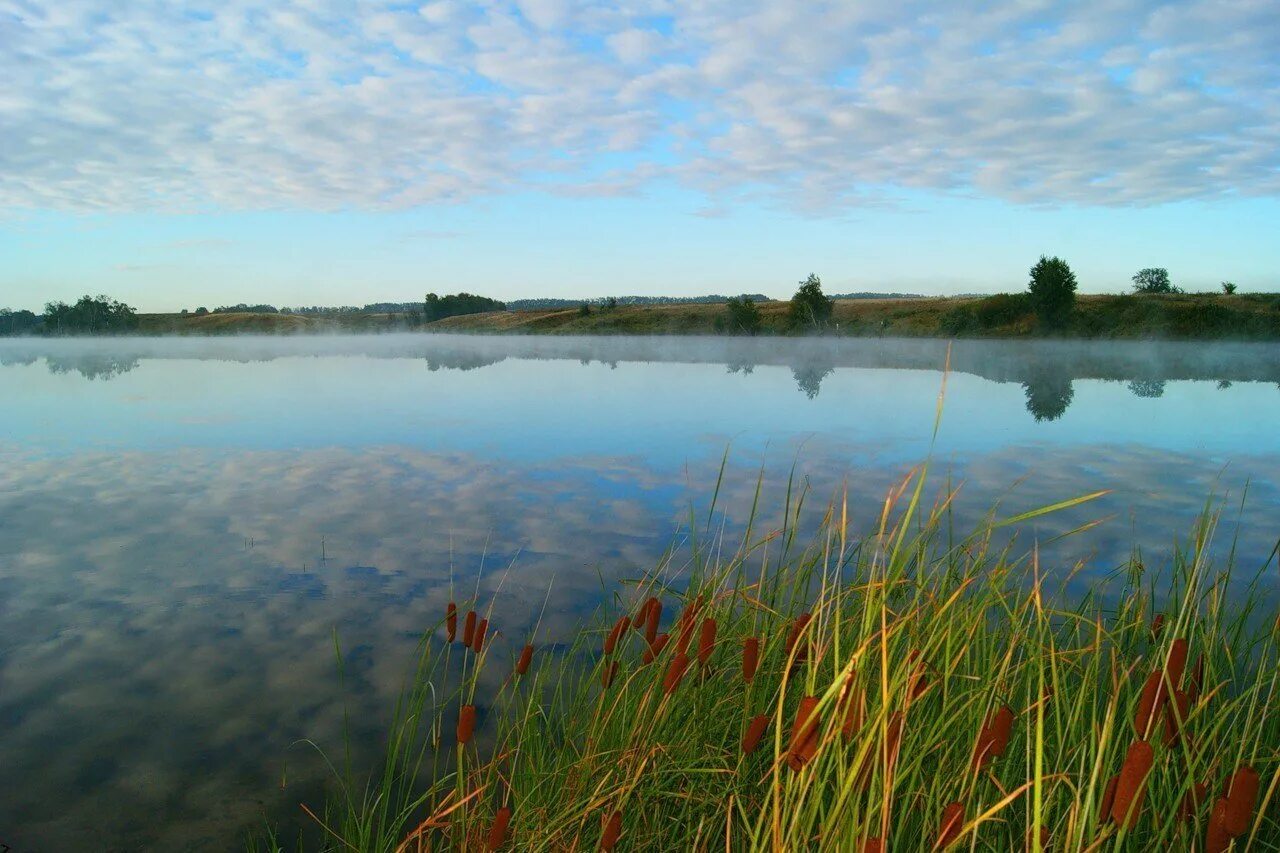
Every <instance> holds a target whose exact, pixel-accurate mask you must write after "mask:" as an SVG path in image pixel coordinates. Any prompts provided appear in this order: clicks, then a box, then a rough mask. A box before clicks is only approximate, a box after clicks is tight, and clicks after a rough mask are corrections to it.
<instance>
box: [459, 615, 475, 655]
mask: <svg viewBox="0 0 1280 853" xmlns="http://www.w3.org/2000/svg"><path fill="white" fill-rule="evenodd" d="M475 638H476V612H475V611H474V610H468V611H467V619H466V621H465V622H463V623H462V645H464V646H468V647H469V646H470V645H471V643H472V642H473V641H474V640H475Z"/></svg>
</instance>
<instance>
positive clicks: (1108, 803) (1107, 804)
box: [1098, 775, 1120, 823]
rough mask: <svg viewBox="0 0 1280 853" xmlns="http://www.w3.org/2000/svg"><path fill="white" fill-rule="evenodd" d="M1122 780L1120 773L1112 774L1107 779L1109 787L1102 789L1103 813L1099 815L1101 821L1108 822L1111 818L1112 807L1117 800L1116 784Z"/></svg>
mask: <svg viewBox="0 0 1280 853" xmlns="http://www.w3.org/2000/svg"><path fill="white" fill-rule="evenodd" d="M1119 782H1120V777H1119V776H1118V775H1116V776H1112V777H1111V778H1110V779H1108V780H1107V787H1105V788H1103V789H1102V808H1101V809H1100V811H1101V814H1099V815H1098V822H1099V823H1106V822H1107V821H1109V820H1111V807H1112V806H1113V805H1115V802H1116V785H1117V784H1118V783H1119Z"/></svg>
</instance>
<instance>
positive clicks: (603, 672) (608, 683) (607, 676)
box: [600, 660, 618, 690]
mask: <svg viewBox="0 0 1280 853" xmlns="http://www.w3.org/2000/svg"><path fill="white" fill-rule="evenodd" d="M617 674H618V662H617V661H616V660H611V661H609V662H608V663H606V664H605V665H604V666H602V667H601V668H600V686H601V687H603V688H604V689H605V690H608V689H609V688H610V687H612V686H613V678H614V676H616V675H617Z"/></svg>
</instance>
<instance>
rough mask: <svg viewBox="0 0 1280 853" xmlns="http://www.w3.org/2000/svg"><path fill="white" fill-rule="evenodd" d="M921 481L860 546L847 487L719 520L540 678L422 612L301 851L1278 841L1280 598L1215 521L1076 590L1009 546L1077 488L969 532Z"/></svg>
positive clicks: (1273, 844) (795, 495)
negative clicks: (380, 717) (390, 711)
mask: <svg viewBox="0 0 1280 853" xmlns="http://www.w3.org/2000/svg"><path fill="white" fill-rule="evenodd" d="M926 470H927V469H926V468H925V467H921V468H920V469H917V470H915V471H913V472H911V473H910V474H909V475H908V476H907V477H906V478H905V479H904V480H903V481H902V482H901V483H900V484H899V485H898V487H897V488H895V489H894V490H893V491H892V492H891V494H890V495H889V496H888V497H887V498H886V500H885V502H884V505H883V507H882V510H881V512H880V514H879V524H878V526H877V529H876V530H875V532H874V533H873V534H871V535H869V536H865V537H862V538H857V539H855V538H854V537H853V536H851V535H850V533H849V530H850V526H849V523H848V520H847V516H848V513H847V510H848V508H847V506H846V504H845V502H844V499H843V498H842V497H837V499H836V500H835V501H833V502H832V503H831V505H830V506H828V507H827V508H826V509H825V512H824V515H823V519H822V522H821V524H820V526H819V527H818V529H817V532H816V534H814V535H802V534H801V533H800V530H801V525H800V518H801V510H802V505H803V504H804V502H805V495H804V492H803V490H802V489H798V490H796V491H791V490H789V491H788V494H787V498H786V502H785V507H786V509H785V513H784V514H783V516H782V519H783V520H782V522H781V524H779V525H778V526H776V527H772V528H768V529H760V528H758V527H757V525H758V523H759V522H758V516H757V515H755V514H754V513H753V515H752V518H751V519H750V520H749V521H748V523H747V524H746V525H745V531H744V532H743V534H742V535H741V536H740V538H735V540H734V541H733V542H727V541H725V536H724V535H723V534H721V535H715V534H714V533H713V525H712V517H713V513H709V514H708V516H707V520H706V522H705V523H701V524H697V525H694V528H695V530H696V531H697V532H699V533H701V534H702V535H701V536H695V537H693V539H694V541H693V542H692V544H691V546H690V550H689V553H690V555H691V556H690V559H689V562H688V563H687V565H682V566H681V567H680V569H679V570H677V569H676V568H674V567H673V564H672V563H671V562H669V561H667V562H664V563H663V566H662V567H661V569H660V570H659V571H655V572H654V573H653V575H652V576H651V577H648V578H646V579H644V580H642V581H639V582H636V583H634V584H630V585H627V586H623V587H620V588H618V589H616V590H612V591H611V592H612V595H611V597H610V600H609V603H608V604H607V605H606V606H604V607H603V608H602V612H601V613H600V614H599V617H598V620H597V622H596V623H595V624H592V625H589V626H585V627H584V630H583V631H582V632H581V633H579V634H578V635H577V636H576V637H575V638H574V639H573V641H572V642H571V643H570V644H569V645H568V647H567V648H561V649H559V650H558V651H555V652H552V650H551V649H550V648H548V649H547V650H546V651H544V650H543V649H542V648H541V647H540V649H539V652H538V654H537V655H536V656H534V657H533V659H532V664H531V665H530V663H529V660H528V656H527V655H522V658H521V660H520V661H517V660H516V654H517V651H518V650H519V651H523V650H524V649H525V648H527V646H526V643H529V644H531V643H532V642H533V640H532V638H528V637H510V638H507V637H504V636H503V634H502V632H501V630H500V625H497V623H495V626H496V629H497V630H496V632H494V633H493V639H492V640H491V641H490V642H489V643H487V644H484V645H483V646H481V645H479V644H476V648H479V649H480V652H479V653H476V652H475V651H472V650H470V649H468V648H467V647H466V646H465V645H464V644H463V643H465V641H466V639H467V634H469V633H471V632H470V631H466V632H464V634H463V637H462V640H463V643H452V644H451V643H448V642H447V641H446V639H445V633H444V617H445V614H443V613H441V614H439V615H438V616H437V615H432V616H430V617H428V616H426V615H424V621H430V622H434V621H436V620H437V619H439V620H440V625H438V626H437V627H436V628H435V629H433V630H432V631H430V632H429V633H428V634H427V635H426V637H425V638H424V640H423V644H422V647H421V662H420V664H419V667H418V670H417V672H416V674H415V677H414V678H413V679H412V680H411V681H410V683H409V686H408V687H407V689H406V690H405V693H404V696H403V697H402V699H401V701H400V704H399V706H398V708H397V710H396V713H395V715H394V717H393V720H394V722H393V724H392V725H391V728H390V731H389V733H388V738H387V746H386V754H385V758H384V760H383V764H382V767H381V768H380V770H379V771H378V772H376V773H374V774H372V775H370V776H365V775H361V774H359V773H356V772H353V768H351V767H350V766H345V767H343V768H342V770H341V771H339V770H338V768H337V767H335V768H334V778H335V785H334V792H333V794H332V796H331V797H330V798H329V800H328V801H327V802H326V803H323V804H312V805H311V807H310V810H311V812H312V814H313V815H314V818H315V821H316V825H317V826H318V827H321V830H320V831H321V838H322V840H321V841H320V842H319V843H318V846H319V847H320V848H321V849H325V850H335V851H336V850H360V851H386V852H387V853H399V851H420V850H442V849H459V850H475V849H484V847H485V846H487V844H488V842H489V840H490V839H496V838H498V836H501V838H500V839H499V840H501V841H502V843H504V844H505V846H506V847H507V848H508V849H518V850H588V849H598V848H600V847H602V846H604V847H606V848H607V847H612V846H613V844H614V843H616V845H617V849H619V850H659V851H667V850H678V849H707V850H710V849H734V850H739V849H742V850H749V849H822V850H828V849H829V850H863V849H866V850H873V849H886V850H921V849H930V846H931V845H942V846H948V847H953V848H955V849H974V850H1000V851H1004V850H1022V849H1037V850H1039V849H1046V845H1047V846H1048V849H1052V850H1055V851H1059V850H1101V849H1106V850H1111V849H1144V850H1146V849H1167V850H1189V849H1192V847H1193V845H1194V847H1195V848H1196V849H1205V844H1206V841H1207V842H1208V843H1209V845H1210V848H1211V849H1226V847H1225V846H1223V844H1224V839H1225V843H1226V844H1232V843H1233V844H1234V845H1235V849H1241V850H1243V849H1250V850H1275V849H1280V821H1278V820H1277V816H1276V798H1277V797H1276V794H1277V791H1276V789H1277V784H1278V780H1280V775H1278V774H1280V752H1278V751H1280V723H1278V722H1277V713H1276V708H1277V701H1278V700H1280V696H1278V695H1277V678H1278V676H1277V672H1278V669H1277V657H1278V655H1277V651H1278V650H1277V637H1276V636H1275V631H1276V628H1275V619H1274V613H1264V612H1262V608H1263V605H1264V604H1266V605H1267V606H1268V607H1271V606H1272V604H1273V599H1268V598H1267V597H1266V596H1265V595H1264V593H1263V591H1262V589H1261V588H1260V583H1261V579H1262V575H1261V572H1259V574H1258V575H1257V576H1254V577H1253V578H1245V579H1240V580H1238V581H1237V580H1236V579H1234V578H1233V577H1232V567H1231V566H1230V565H1223V566H1215V565H1212V564H1211V562H1210V559H1209V542H1210V540H1211V538H1212V535H1213V532H1214V528H1215V526H1216V523H1217V518H1216V516H1215V515H1214V514H1213V513H1211V512H1209V511H1206V513H1205V514H1204V515H1203V517H1202V518H1201V519H1200V521H1199V523H1198V524H1197V526H1196V528H1195V530H1194V531H1193V534H1192V536H1191V538H1190V540H1189V542H1188V543H1187V544H1186V546H1185V547H1183V548H1181V549H1180V550H1178V551H1177V553H1176V555H1175V558H1174V559H1173V561H1172V566H1171V568H1170V569H1169V571H1168V572H1167V573H1166V574H1164V575H1163V576H1162V577H1161V578H1159V579H1154V578H1152V576H1151V573H1150V572H1147V573H1145V574H1144V573H1143V572H1142V571H1141V570H1139V569H1138V568H1136V566H1131V567H1129V569H1128V570H1127V571H1125V570H1121V571H1120V572H1119V573H1118V575H1117V577H1115V578H1114V579H1113V580H1114V581H1115V585H1117V586H1119V587H1120V588H1119V589H1118V590H1112V591H1110V592H1108V593H1107V594H1106V595H1104V594H1102V593H1101V592H1100V591H1097V590H1095V591H1091V592H1089V593H1087V594H1085V595H1083V596H1079V595H1077V596H1075V597H1072V595H1071V594H1070V593H1069V592H1068V587H1069V586H1070V585H1071V584H1072V581H1073V580H1075V577H1074V571H1072V570H1069V569H1058V568H1055V569H1053V570H1051V569H1050V568H1049V567H1047V566H1044V565H1042V564H1041V563H1040V560H1039V554H1038V552H1037V549H1036V547H1035V545H1034V543H1030V544H1021V545H1020V544H1019V539H1018V538H1017V537H1010V536H1009V535H1008V534H1009V532H1010V531H1011V530H1015V529H1017V528H1019V527H1020V526H1022V525H1023V524H1024V523H1025V522H1028V521H1030V520H1032V519H1035V518H1037V517H1039V516H1041V515H1043V514H1046V513H1049V512H1054V511H1057V510H1062V509H1066V508H1069V507H1074V506H1078V505H1081V504H1083V503H1086V502H1087V501H1088V500H1089V499H1091V498H1093V497H1096V495H1088V496H1083V497H1080V498H1076V499H1073V500H1067V501H1064V502H1062V503H1060V504H1056V505H1054V506H1049V507H1044V508H1041V509H1037V510H1034V511H1031V512H1026V513H1022V514H1019V515H1017V516H1014V517H1012V518H999V517H998V516H997V515H996V513H995V512H994V511H993V512H992V513H991V514H990V515H989V516H988V517H987V518H986V519H985V520H984V521H983V522H982V523H981V524H980V525H978V527H977V528H976V529H975V530H974V531H972V532H971V533H969V534H968V535H965V536H958V535H956V533H955V532H954V531H953V530H952V529H951V528H950V525H949V518H950V516H949V512H948V510H949V507H950V502H951V500H952V498H953V496H954V495H953V493H951V492H943V493H942V494H940V495H939V496H938V498H937V499H936V501H934V502H933V503H932V505H929V504H927V503H926V501H925V481H926ZM759 491H760V490H759V487H758V488H757V495H756V502H757V505H758V504H759V503H760V494H759ZM713 503H714V502H713ZM1087 527H1088V525H1086V528H1087ZM1273 556H1274V554H1273ZM1135 562H1136V561H1135ZM1269 566H1270V562H1268V566H1267V567H1264V570H1265V569H1267V568H1269ZM1229 587H1230V588H1231V594H1230V595H1228V588H1229ZM1073 588H1074V587H1073ZM485 606H486V605H485V604H484V603H481V602H474V601H472V602H459V604H458V607H459V609H461V608H478V609H484V607H485ZM452 612H454V613H456V612H457V611H452ZM664 613H666V614H670V615H669V616H668V617H667V618H663V614H664ZM488 615H489V616H490V617H491V618H493V614H492V613H489V614H488ZM628 615H634V618H633V619H627V618H626V617H627V616H628ZM467 616H468V618H467V623H468V626H469V625H470V623H471V621H472V618H473V617H472V613H471V612H468V613H467ZM672 616H674V618H671V617H672ZM1157 616H1160V617H1163V619H1161V620H1159V621H1160V622H1162V623H1163V624H1162V627H1159V628H1158V629H1157V630H1154V631H1153V622H1154V621H1155V620H1156V618H1157ZM455 618H456V617H455ZM499 621H500V620H499ZM610 625H612V630H608V628H609V626H610ZM628 626H630V627H634V628H636V630H635V631H628V630H626V628H627V627H628ZM698 629H701V630H698ZM695 633H696V634H697V639H698V646H697V647H696V655H697V658H698V660H699V661H700V662H701V663H700V664H698V665H691V664H690V661H689V659H688V657H687V655H686V650H687V649H688V648H689V645H690V640H691V639H692V638H693V637H694V635H695ZM667 637H673V638H674V641H673V642H666V640H665V638H667ZM606 644H607V646H608V648H607V650H606V649H605V648H604V647H605V645H606ZM682 646H683V647H682ZM655 650H656V651H655ZM606 651H607V653H606ZM1188 655H1192V656H1194V657H1195V659H1196V660H1197V663H1196V664H1195V665H1194V666H1193V667H1192V668H1191V669H1190V670H1186V671H1185V672H1184V669H1185V661H1186V660H1187V656H1188ZM646 657H649V658H651V659H652V661H653V663H650V664H648V665H646V662H645V661H646ZM486 670H494V671H495V672H496V674H497V675H498V676H499V677H498V678H490V679H482V678H481V674H482V673H484V672H485V671H486ZM517 670H518V671H519V672H521V673H523V674H521V675H518V676H517V675H516V674H515V672H516V671H517ZM744 671H745V672H747V673H749V674H750V676H751V677H748V678H744ZM499 682H500V686H498V687H496V688H486V689H482V687H481V685H482V684H486V685H487V684H492V683H499ZM445 685H451V686H449V687H447V688H446V687H445ZM486 692H487V695H485V693H486ZM1179 694H1181V698H1177V697H1178V696H1179ZM471 706H474V707H475V708H476V709H478V716H479V722H478V724H477V727H476V736H475V738H474V740H471V741H470V742H469V743H466V744H459V743H458V741H457V738H456V736H455V728H456V727H465V725H466V723H467V719H466V718H465V717H464V719H463V720H462V722H461V723H459V722H458V719H459V715H460V713H461V714H468V715H469V714H470V713H471V711H468V710H465V709H467V708H470V707H471ZM1170 714H1171V715H1172V718H1171V719H1172V720H1173V722H1172V723H1170V722H1168V720H1169V719H1170V717H1168V716H1167V715H1170ZM1170 726H1172V729H1169V728H1168V727H1170ZM481 730H483V731H484V732H485V733H486V734H485V735H484V736H481ZM1167 731H1174V732H1175V733H1176V735H1177V736H1176V737H1167V736H1166V733H1167ZM468 739H470V734H469V732H468ZM504 809H507V810H509V811H502V810H504ZM495 825H496V826H500V827H501V832H500V833H495V832H494V830H493V828H494V827H495ZM881 843H882V845H883V846H881ZM263 846H267V847H271V846H277V847H278V846H279V845H276V844H275V843H274V842H273V841H270V840H269V841H268V843H267V844H265V845H263Z"/></svg>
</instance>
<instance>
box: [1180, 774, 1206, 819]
mask: <svg viewBox="0 0 1280 853" xmlns="http://www.w3.org/2000/svg"><path fill="white" fill-rule="evenodd" d="M1208 795H1209V786H1208V785H1206V784H1204V783H1203V782H1196V783H1195V784H1194V785H1192V786H1191V787H1190V788H1189V789H1187V793H1185V794H1183V795H1182V802H1181V803H1179V804H1178V817H1180V818H1182V819H1183V820H1185V821H1186V822H1187V823H1195V822H1196V815H1197V814H1199V813H1200V806H1201V805H1203V804H1204V800H1205V797H1207V796H1208Z"/></svg>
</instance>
